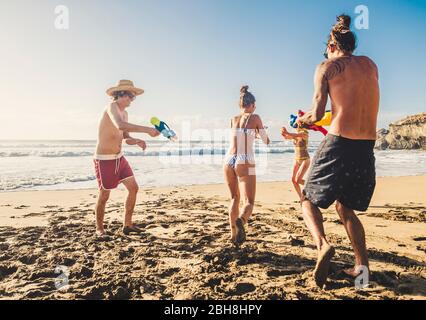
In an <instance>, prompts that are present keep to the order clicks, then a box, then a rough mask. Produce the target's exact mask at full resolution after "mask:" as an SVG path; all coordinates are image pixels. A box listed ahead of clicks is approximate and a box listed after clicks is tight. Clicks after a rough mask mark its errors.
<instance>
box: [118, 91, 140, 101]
mask: <svg viewBox="0 0 426 320" xmlns="http://www.w3.org/2000/svg"><path fill="white" fill-rule="evenodd" d="M119 96H120V97H125V96H128V97H129V98H130V100H135V98H136V96H135V95H134V94H133V93H131V92H127V91H122V92H120V93H119Z"/></svg>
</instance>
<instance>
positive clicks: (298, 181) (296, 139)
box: [281, 127, 311, 200]
mask: <svg viewBox="0 0 426 320" xmlns="http://www.w3.org/2000/svg"><path fill="white" fill-rule="evenodd" d="M281 135H282V136H283V137H284V139H287V140H293V143H294V154H295V162H294V166H293V173H292V177H291V182H292V183H293V186H294V189H295V190H296V192H297V194H298V195H299V199H300V200H301V199H302V191H301V188H300V186H301V185H302V186H303V185H304V184H305V180H303V177H304V176H305V173H306V171H308V169H309V165H310V164H311V159H310V156H309V152H308V140H309V133H308V130H306V129H302V128H297V133H290V132H288V131H287V129H286V128H285V127H283V128H282V129H281Z"/></svg>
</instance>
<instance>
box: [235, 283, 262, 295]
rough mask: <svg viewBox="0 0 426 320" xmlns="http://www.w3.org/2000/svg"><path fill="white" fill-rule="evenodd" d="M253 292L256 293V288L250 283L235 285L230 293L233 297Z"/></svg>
mask: <svg viewBox="0 0 426 320" xmlns="http://www.w3.org/2000/svg"><path fill="white" fill-rule="evenodd" d="M253 291H256V286H255V285H254V284H252V283H250V282H240V283H237V284H236V285H235V287H234V288H233V289H231V293H232V294H234V295H243V294H246V293H250V292H253Z"/></svg>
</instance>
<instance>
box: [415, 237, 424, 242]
mask: <svg viewBox="0 0 426 320" xmlns="http://www.w3.org/2000/svg"><path fill="white" fill-rule="evenodd" d="M413 240H414V241H426V237H415V238H413Z"/></svg>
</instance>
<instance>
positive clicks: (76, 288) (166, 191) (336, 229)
mask: <svg viewBox="0 0 426 320" xmlns="http://www.w3.org/2000/svg"><path fill="white" fill-rule="evenodd" d="M425 186H426V177H399V178H381V179H379V180H378V185H377V189H376V193H375V195H374V198H373V201H372V206H371V207H370V209H369V210H368V212H366V213H361V214H360V215H359V217H360V219H361V220H362V222H363V223H364V226H365V228H366V234H367V244H368V248H369V255H370V259H371V269H372V272H373V274H372V277H371V279H370V280H371V281H370V286H369V287H368V288H367V289H364V290H356V289H355V288H354V282H353V281H350V280H349V279H346V278H345V277H343V275H342V273H341V269H342V268H344V267H349V266H352V264H353V254H352V251H351V247H350V242H349V240H348V239H347V236H346V234H345V230H344V228H343V226H342V225H341V224H340V222H339V220H338V216H337V215H336V214H335V213H334V212H333V208H332V207H331V208H330V209H329V210H325V211H324V220H325V227H326V232H327V235H328V237H329V239H330V241H331V243H332V244H334V245H335V246H336V249H337V253H336V255H335V257H334V259H333V264H332V268H331V274H330V278H329V282H328V284H327V287H326V289H325V290H320V289H318V288H316V287H315V286H314V285H313V283H312V281H311V272H312V269H313V267H314V266H315V258H316V250H315V247H314V246H313V242H312V240H311V237H310V235H309V233H308V231H307V229H306V228H305V226H304V223H303V220H302V218H301V214H300V207H299V205H298V204H297V203H296V202H295V200H296V197H295V193H294V192H293V190H292V187H291V186H290V184H289V183H287V182H277V183H259V184H258V196H257V201H256V207H255V210H254V214H253V219H252V220H251V221H250V223H249V227H248V241H247V242H246V243H245V244H244V245H243V246H242V247H241V248H240V249H236V248H234V247H232V246H231V245H230V243H229V241H228V239H229V230H228V220H227V206H228V194H227V189H226V188H225V186H224V185H206V186H188V187H186V186H183V187H170V188H158V189H153V188H143V187H142V188H141V191H140V195H139V198H138V202H137V206H136V212H135V221H136V222H137V223H138V225H140V226H141V227H143V230H144V232H143V233H142V234H141V235H132V236H124V235H122V234H121V232H120V230H121V228H120V227H121V221H122V215H123V214H122V211H123V204H122V201H123V198H124V196H125V193H124V191H123V190H117V191H115V192H113V193H112V197H111V199H110V202H109V205H108V206H107V214H106V224H107V228H108V230H109V231H110V232H111V235H110V237H109V238H107V239H104V240H105V241H100V240H98V239H96V238H95V237H94V214H93V206H94V203H95V201H96V193H97V191H96V190H75V191H29V192H10V193H0V298H3V299H127V298H131V299H207V298H209V299H425V297H426V254H425V253H426V188H425ZM59 265H63V266H66V267H68V268H69V269H68V271H69V275H68V278H69V286H68V287H64V288H62V289H61V290H57V289H56V287H55V281H59V280H60V278H57V277H58V274H56V273H55V268H56V267H57V266H59ZM57 283H59V282H57Z"/></svg>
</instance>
